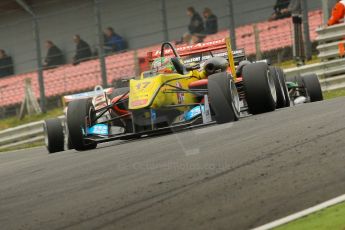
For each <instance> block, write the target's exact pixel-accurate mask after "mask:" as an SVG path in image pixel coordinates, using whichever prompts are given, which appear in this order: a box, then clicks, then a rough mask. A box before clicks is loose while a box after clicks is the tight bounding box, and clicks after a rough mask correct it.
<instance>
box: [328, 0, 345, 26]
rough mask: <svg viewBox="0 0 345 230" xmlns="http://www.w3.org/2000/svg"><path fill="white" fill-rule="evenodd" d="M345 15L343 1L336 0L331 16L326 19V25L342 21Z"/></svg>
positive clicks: (344, 2) (344, 3)
mask: <svg viewBox="0 0 345 230" xmlns="http://www.w3.org/2000/svg"><path fill="white" fill-rule="evenodd" d="M344 17H345V1H344V0H337V3H336V4H335V6H334V7H333V9H332V16H331V18H330V19H329V20H328V23H327V25H328V26H332V25H335V24H338V23H341V22H344Z"/></svg>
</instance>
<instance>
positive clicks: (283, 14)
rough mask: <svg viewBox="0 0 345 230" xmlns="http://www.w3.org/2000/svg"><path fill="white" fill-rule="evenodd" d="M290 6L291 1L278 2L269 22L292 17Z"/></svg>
mask: <svg viewBox="0 0 345 230" xmlns="http://www.w3.org/2000/svg"><path fill="white" fill-rule="evenodd" d="M289 4H290V0H277V2H276V4H275V5H274V7H273V9H274V13H273V14H272V16H271V17H270V19H269V20H270V21H272V20H278V19H282V18H287V17H290V16H291V14H290V13H289V11H288V6H289Z"/></svg>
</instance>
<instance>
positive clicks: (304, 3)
mask: <svg viewBox="0 0 345 230" xmlns="http://www.w3.org/2000/svg"><path fill="white" fill-rule="evenodd" d="M301 1H302V2H301V4H302V5H301V7H302V14H303V15H302V18H303V32H304V42H305V55H306V58H307V60H311V58H312V51H311V41H310V34H309V16H308V3H307V0H301Z"/></svg>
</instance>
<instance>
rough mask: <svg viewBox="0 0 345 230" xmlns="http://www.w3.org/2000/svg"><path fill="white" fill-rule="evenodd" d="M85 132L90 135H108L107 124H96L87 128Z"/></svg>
mask: <svg viewBox="0 0 345 230" xmlns="http://www.w3.org/2000/svg"><path fill="white" fill-rule="evenodd" d="M86 133H87V134H91V135H109V130H108V125H105V124H97V125H94V126H91V127H89V128H87V132H86Z"/></svg>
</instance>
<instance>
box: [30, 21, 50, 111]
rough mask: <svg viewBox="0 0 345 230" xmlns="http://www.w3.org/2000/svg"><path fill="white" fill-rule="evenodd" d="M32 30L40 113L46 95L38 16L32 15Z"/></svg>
mask: <svg viewBox="0 0 345 230" xmlns="http://www.w3.org/2000/svg"><path fill="white" fill-rule="evenodd" d="M33 32H34V39H35V42H36V59H37V74H38V85H39V88H40V107H41V110H42V113H45V112H46V111H47V109H46V96H45V88H44V79H43V68H42V51H41V38H40V31H39V25H38V18H37V17H36V16H35V17H33Z"/></svg>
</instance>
